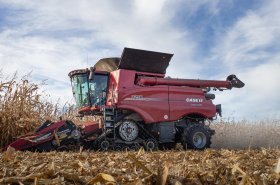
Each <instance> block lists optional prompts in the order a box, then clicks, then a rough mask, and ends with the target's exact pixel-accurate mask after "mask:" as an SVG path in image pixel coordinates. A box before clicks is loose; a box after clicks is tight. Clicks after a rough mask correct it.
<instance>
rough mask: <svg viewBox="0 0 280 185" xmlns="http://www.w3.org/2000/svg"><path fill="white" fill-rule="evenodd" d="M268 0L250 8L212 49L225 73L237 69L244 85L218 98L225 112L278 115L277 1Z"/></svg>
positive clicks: (279, 31)
mask: <svg viewBox="0 0 280 185" xmlns="http://www.w3.org/2000/svg"><path fill="white" fill-rule="evenodd" d="M277 2H278V1H271V2H270V3H267V4H265V6H263V7H262V8H260V9H258V10H255V11H249V12H248V13H247V14H246V15H245V16H244V17H242V18H241V19H239V20H238V21H237V22H236V23H235V24H234V25H233V26H232V27H230V28H228V31H227V33H226V34H225V35H223V36H221V37H220V38H219V42H218V44H217V45H216V47H215V48H214V49H213V53H214V57H213V59H214V60H218V61H221V62H222V64H223V66H224V68H225V70H224V72H226V71H228V73H237V75H238V76H239V77H240V79H241V80H243V81H244V82H245V84H246V85H245V87H244V88H243V89H241V90H238V92H236V93H233V94H230V95H228V94H221V95H220V97H218V98H217V100H216V101H217V102H218V101H220V102H222V103H223V104H224V107H225V110H226V115H227V116H228V115H231V114H232V115H233V116H238V117H239V118H240V117H241V118H251V119H254V118H262V117H278V118H279V117H280V107H279V105H278V103H277V102H280V96H279V95H278V94H279V93H278V92H279V91H280V86H279V85H277V84H278V83H279V80H280V73H279V71H280V62H279V61H280V52H279V49H280V43H279V42H278V40H279V38H280V19H279V17H280V12H279V8H280V4H279V3H277Z"/></svg>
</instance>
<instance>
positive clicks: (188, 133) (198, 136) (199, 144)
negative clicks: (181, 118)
mask: <svg viewBox="0 0 280 185" xmlns="http://www.w3.org/2000/svg"><path fill="white" fill-rule="evenodd" d="M209 130H210V129H209V128H208V127H206V126H204V125H200V124H193V125H191V126H189V127H187V128H185V130H184V132H183V135H182V145H183V148H184V149H185V150H186V149H188V148H190V149H195V150H203V149H205V148H210V145H211V134H210V133H209Z"/></svg>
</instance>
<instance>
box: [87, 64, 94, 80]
mask: <svg viewBox="0 0 280 185" xmlns="http://www.w3.org/2000/svg"><path fill="white" fill-rule="evenodd" d="M94 71H95V68H94V67H90V71H89V77H88V79H89V80H93V76H94Z"/></svg>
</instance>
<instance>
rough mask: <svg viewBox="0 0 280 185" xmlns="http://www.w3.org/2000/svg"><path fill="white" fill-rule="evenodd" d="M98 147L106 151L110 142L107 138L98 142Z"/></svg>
mask: <svg viewBox="0 0 280 185" xmlns="http://www.w3.org/2000/svg"><path fill="white" fill-rule="evenodd" d="M99 148H100V150H102V151H108V150H109V148H110V142H109V141H107V140H103V141H101V142H100V144H99Z"/></svg>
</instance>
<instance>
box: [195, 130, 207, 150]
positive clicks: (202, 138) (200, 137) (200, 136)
mask: <svg viewBox="0 0 280 185" xmlns="http://www.w3.org/2000/svg"><path fill="white" fill-rule="evenodd" d="M193 144H194V145H195V146H196V147H197V148H203V147H204V146H205V145H206V135H205V134H204V133H202V132H196V133H195V134H194V135H193Z"/></svg>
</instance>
